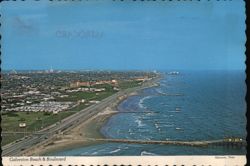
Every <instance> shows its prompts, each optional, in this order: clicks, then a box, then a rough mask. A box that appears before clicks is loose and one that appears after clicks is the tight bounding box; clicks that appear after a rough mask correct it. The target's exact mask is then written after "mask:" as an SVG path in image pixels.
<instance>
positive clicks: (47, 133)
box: [2, 80, 155, 156]
mask: <svg viewBox="0 0 250 166" xmlns="http://www.w3.org/2000/svg"><path fill="white" fill-rule="evenodd" d="M154 81H155V80H152V81H148V82H145V83H144V84H143V85H141V86H140V87H135V88H130V89H126V90H122V91H119V92H117V93H115V94H114V95H112V96H109V97H107V98H105V99H103V100H102V101H101V102H100V103H98V104H95V105H91V106H89V107H87V108H85V109H83V110H81V111H79V112H77V113H75V114H73V115H71V116H69V117H67V118H65V119H63V120H62V121H61V122H60V123H56V124H53V125H51V126H49V127H47V128H45V129H43V130H41V131H39V132H36V133H35V134H31V135H30V136H26V137H24V138H22V139H21V140H20V141H18V142H13V143H11V144H8V145H5V146H3V147H2V156H18V155H21V154H22V152H23V151H24V150H26V149H28V148H30V147H32V146H34V145H37V144H38V143H42V142H45V141H47V140H48V139H50V138H52V136H53V135H55V134H58V133H60V132H65V131H67V130H70V129H71V128H74V127H76V126H77V125H79V124H81V123H83V122H84V121H86V120H88V119H89V118H91V117H93V116H95V115H97V114H98V113H99V112H100V111H102V110H104V109H105V108H106V107H108V106H110V104H112V103H114V101H116V100H117V99H118V97H120V96H124V95H128V94H130V93H132V92H135V91H138V90H141V89H144V88H147V87H150V86H152V85H153V82H154Z"/></svg>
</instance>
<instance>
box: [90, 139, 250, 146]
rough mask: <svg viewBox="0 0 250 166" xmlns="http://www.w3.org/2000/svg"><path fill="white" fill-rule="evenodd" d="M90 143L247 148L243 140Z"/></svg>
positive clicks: (118, 140) (123, 140)
mask: <svg viewBox="0 0 250 166" xmlns="http://www.w3.org/2000/svg"><path fill="white" fill-rule="evenodd" d="M87 139H88V141H104V142H113V143H128V144H161V145H181V146H209V145H215V146H235V147H243V146H246V141H245V140H243V139H241V138H225V139H218V140H210V141H174V140H131V139H113V138H87Z"/></svg>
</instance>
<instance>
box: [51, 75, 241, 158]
mask: <svg viewBox="0 0 250 166" xmlns="http://www.w3.org/2000/svg"><path fill="white" fill-rule="evenodd" d="M161 74H162V79H161V80H160V81H159V83H160V86H158V87H153V88H147V89H144V90H143V91H141V92H140V93H139V94H138V95H136V96H131V97H129V98H127V99H126V100H124V101H123V102H121V103H120V105H119V106H118V111H120V112H121V113H118V114H115V115H113V116H112V117H111V118H110V119H109V120H108V121H107V122H106V124H105V125H104V126H103V127H102V129H101V133H102V134H103V135H105V136H106V137H108V138H121V139H139V140H181V141H196V140H197V141H200V140H217V139H224V138H228V137H239V138H242V139H245V137H246V117H245V113H246V103H245V94H246V85H245V73H244V71H180V74H178V75H169V74H168V72H162V73H161ZM124 111H125V112H126V113H125V112H124ZM243 154H246V149H245V148H244V147H232V146H207V147H191V146H176V145H159V144H158V145H156V144H126V143H104V144H97V145H91V146H87V147H78V148H74V149H68V150H64V151H59V152H55V153H53V154H50V155H56V156H57V155H58V156H64V155H67V156H91V155H94V156H103V155H105V156H106V155H108V156H110V155H126V156H127V155H243Z"/></svg>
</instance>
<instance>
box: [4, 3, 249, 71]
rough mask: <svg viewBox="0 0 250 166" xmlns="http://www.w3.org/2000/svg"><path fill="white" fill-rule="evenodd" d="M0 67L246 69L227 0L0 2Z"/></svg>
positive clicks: (239, 22)
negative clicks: (0, 38) (0, 53)
mask: <svg viewBox="0 0 250 166" xmlns="http://www.w3.org/2000/svg"><path fill="white" fill-rule="evenodd" d="M1 14H2V17H1V19H2V20H1V22H2V27H1V34H2V41H1V42H2V43H1V44H2V48H1V51H2V69H48V68H50V67H51V66H52V67H53V68H54V69H115V70H130V69H133V70H134V69H140V70H154V69H156V70H166V69H168V70H171V69H191V70H206V69H215V70H216V69H218V70H230V69H245V64H244V61H245V53H244V52H245V46H244V44H245V40H246V37H245V22H244V21H245V6H244V2H243V0H232V1H215V0H211V1H207V0H206V1H202V0H201V1H200V2H199V1H175V0H174V1H155V2H149V1H144V2H141V1H136V2H133V1H126V2H124V1H123V2H121V1H115V2H114V1H111V0H106V1H105V0H104V1H80V2H79V1H78V2H77V1H73V2H72V1H52V2H50V1H42V2H41V1H38V2H36V1H24V2H22V1H20V2H15V1H9V2H3V3H1Z"/></svg>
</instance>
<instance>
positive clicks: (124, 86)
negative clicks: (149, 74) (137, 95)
mask: <svg viewBox="0 0 250 166" xmlns="http://www.w3.org/2000/svg"><path fill="white" fill-rule="evenodd" d="M141 83H142V81H134V80H133V81H123V82H120V83H119V87H120V89H128V88H133V87H137V86H140V84H141Z"/></svg>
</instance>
